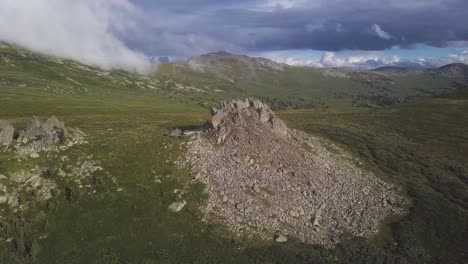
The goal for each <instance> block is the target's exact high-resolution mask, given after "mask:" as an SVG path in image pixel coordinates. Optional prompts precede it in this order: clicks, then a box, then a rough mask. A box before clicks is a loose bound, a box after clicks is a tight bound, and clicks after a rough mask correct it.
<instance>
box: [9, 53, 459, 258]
mask: <svg viewBox="0 0 468 264" xmlns="http://www.w3.org/2000/svg"><path fill="white" fill-rule="evenodd" d="M467 68H468V66H466V65H463V64H461V65H459V64H454V65H449V66H446V67H442V68H439V69H431V70H418V71H410V70H404V69H397V70H395V69H377V70H374V71H352V70H349V69H312V68H302V67H292V66H286V65H282V64H278V63H274V62H271V61H269V60H266V59H254V58H249V57H244V56H237V55H232V54H227V53H220V54H208V55H202V56H200V57H196V58H193V59H191V60H189V61H188V62H186V63H167V64H161V65H158V67H157V68H155V69H154V71H153V72H152V74H150V75H148V76H143V75H138V74H135V73H128V72H124V71H117V70H116V71H104V70H100V69H98V68H95V67H92V66H86V65H83V64H79V63H77V62H74V61H70V60H65V59H59V58H55V57H49V56H45V55H41V54H37V53H32V52H29V51H26V50H23V49H20V48H16V47H14V46H12V45H8V44H2V46H0V119H1V120H7V121H8V122H9V123H10V124H11V125H12V126H13V127H15V128H25V127H26V126H27V122H28V121H29V120H30V119H31V118H32V117H33V116H37V117H40V118H42V120H45V119H46V118H49V117H51V116H56V117H57V118H58V119H59V120H60V121H63V122H64V123H65V126H66V127H76V128H79V129H80V130H81V131H83V132H84V134H86V136H85V139H86V141H87V143H86V144H78V145H75V146H73V147H71V148H69V149H67V150H63V152H59V153H58V154H57V155H58V156H55V154H54V155H52V156H49V154H46V153H41V152H40V153H38V154H39V157H38V158H31V157H25V158H20V159H18V157H17V156H16V154H15V153H14V152H12V151H3V150H2V151H0V174H2V175H4V176H5V178H4V179H2V180H1V183H2V184H3V185H5V186H7V188H8V191H9V190H10V189H9V188H12V187H11V186H12V185H10V183H9V179H10V176H11V175H14V174H15V173H17V172H19V171H21V170H24V169H33V168H35V167H36V166H39V167H41V168H47V171H48V176H47V177H49V179H52V180H54V182H55V186H56V187H55V188H54V189H55V190H56V192H55V194H54V196H53V197H51V198H49V199H46V200H41V199H36V198H35V197H36V195H37V194H36V192H35V191H34V190H33V191H31V190H24V191H22V192H21V193H19V195H20V196H21V197H25V198H24V199H22V201H21V202H22V204H23V205H24V208H25V209H22V210H15V209H14V208H12V207H10V206H9V205H8V204H7V203H3V204H0V210H1V217H0V262H1V263H395V264H396V263H400V264H401V263H463V262H464V261H466V260H467V257H468V250H467V248H466V244H468V239H467V238H468V134H467V133H466V131H468V120H467V114H466V113H467V112H468V90H467V88H468V83H467V79H466V78H467V76H468V74H467ZM248 97H254V98H256V99H259V100H261V101H263V102H264V103H266V104H268V105H269V106H270V107H271V108H272V110H274V111H275V113H276V115H277V116H278V117H279V118H281V119H282V120H284V122H285V124H286V125H287V126H288V127H289V128H290V129H297V130H299V131H302V132H305V133H308V134H310V135H312V136H314V137H320V138H323V139H325V140H327V141H330V142H333V144H336V146H337V147H338V148H339V149H343V150H345V151H346V152H347V153H349V155H351V156H352V157H353V158H355V159H357V160H359V161H360V162H361V164H360V166H361V167H362V169H364V170H366V171H370V172H372V173H373V174H374V175H375V177H376V178H378V179H379V181H383V182H385V183H387V184H391V185H393V186H395V187H396V189H397V190H398V193H399V194H401V195H402V196H404V197H405V199H407V200H408V203H407V204H406V205H405V206H406V207H405V210H407V212H406V213H405V214H402V215H399V216H395V217H387V218H386V219H385V220H384V221H383V223H381V227H380V228H379V229H380V231H379V232H378V233H376V234H373V235H370V236H367V238H363V237H359V236H356V235H355V234H353V233H349V234H348V233H343V234H342V236H340V239H339V241H338V240H337V242H336V243H335V244H334V246H333V247H326V246H321V245H316V244H313V243H303V241H301V240H300V239H296V238H294V237H290V238H288V241H287V242H285V243H277V242H275V240H274V238H273V237H271V238H270V239H264V238H263V239H262V238H260V237H259V236H250V237H249V236H243V235H241V236H232V235H230V234H231V233H230V230H229V228H228V227H227V226H225V225H223V224H219V223H214V222H206V221H203V215H204V212H203V209H201V208H204V207H205V206H207V204H208V203H209V201H210V198H209V197H210V196H209V195H210V192H209V191H207V190H206V189H205V188H206V185H205V183H204V182H201V181H193V177H194V175H193V172H192V171H191V168H190V167H189V166H181V164H180V163H179V162H178V161H179V160H180V159H181V158H182V157H184V155H185V153H186V152H187V148H188V147H187V145H188V142H189V141H190V137H187V136H181V137H171V136H168V134H170V131H172V130H173V129H175V128H189V127H200V126H203V125H204V124H205V123H206V121H207V120H209V119H210V118H211V115H210V111H209V110H210V108H211V107H217V106H218V103H219V101H230V100H233V99H236V98H248ZM328 151H331V150H328ZM61 156H66V157H67V158H68V160H67V162H65V163H69V164H76V162H79V161H83V159H86V158H87V157H90V156H92V158H90V159H91V160H94V161H99V166H100V167H102V169H103V170H102V171H100V172H99V171H97V172H92V173H91V176H90V177H89V178H87V179H86V183H85V184H86V185H88V187H86V188H80V182H77V181H76V179H75V178H73V177H68V178H67V177H65V178H63V177H60V175H59V173H58V172H59V171H60V169H63V168H64V166H66V164H64V163H63V162H61ZM249 162H250V160H249ZM72 166H74V165H72ZM249 188H250V187H249ZM252 188H253V187H252ZM221 199H222V197H221ZM180 200H183V201H185V202H186V205H185V206H184V207H183V208H182V209H181V210H180V211H179V212H172V211H171V210H168V207H169V206H170V205H171V204H172V203H173V202H175V201H180Z"/></svg>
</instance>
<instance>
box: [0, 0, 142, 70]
mask: <svg viewBox="0 0 468 264" xmlns="http://www.w3.org/2000/svg"><path fill="white" fill-rule="evenodd" d="M138 15H139V10H138V9H137V8H136V7H135V6H134V5H133V4H132V3H130V2H129V1H127V0H114V1H100V0H79V1H74V0H73V1H71V0H33V1H21V0H0V40H2V41H6V42H10V43H14V44H17V45H19V46H22V47H25V48H27V49H30V50H32V51H36V52H42V53H45V54H51V55H55V56H59V57H64V58H69V59H73V60H77V61H79V62H82V63H85V64H90V65H96V66H98V67H101V68H103V69H106V70H109V69H114V68H120V69H125V70H129V71H136V72H139V73H145V72H148V71H149V70H150V69H151V63H150V61H149V59H148V58H147V57H146V55H144V54H143V53H141V52H138V51H134V50H131V49H130V48H128V47H127V46H126V44H125V43H124V42H123V41H122V40H121V39H119V37H118V36H119V35H126V34H127V33H128V32H131V31H135V30H137V25H136V23H135V21H136V18H137V17H138Z"/></svg>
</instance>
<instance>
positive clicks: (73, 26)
mask: <svg viewBox="0 0 468 264" xmlns="http://www.w3.org/2000/svg"><path fill="white" fill-rule="evenodd" d="M467 13H468V1H466V0H411V1H408V0H386V1H378V0H236V1H232V0H229V1H228V0H170V1H169V0H0V41H5V42H9V43H15V44H17V45H19V46H22V47H25V48H28V49H31V50H33V51H38V52H43V53H47V54H52V55H56V56H60V57H65V58H71V59H75V60H78V61H80V62H83V63H86V64H92V65H97V66H100V67H102V68H104V69H112V68H122V69H126V70H131V71H137V72H147V71H149V70H150V69H151V67H152V64H153V63H154V62H155V61H158V60H159V59H160V58H164V60H180V59H186V58H190V57H191V56H195V55H199V54H203V53H207V52H214V51H221V50H222V51H228V52H231V53H236V54H247V55H250V56H261V57H266V58H269V59H272V60H274V61H277V62H282V63H287V64H290V65H297V66H310V67H354V68H362V69H369V68H375V67H381V66H387V65H393V66H417V67H438V66H442V65H445V64H448V63H455V62H462V63H468V15H467Z"/></svg>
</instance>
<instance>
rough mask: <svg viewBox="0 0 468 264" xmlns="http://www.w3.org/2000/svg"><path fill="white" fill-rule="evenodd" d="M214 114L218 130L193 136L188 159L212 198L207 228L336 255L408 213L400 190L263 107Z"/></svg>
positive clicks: (225, 106)
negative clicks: (213, 224) (347, 243)
mask: <svg viewBox="0 0 468 264" xmlns="http://www.w3.org/2000/svg"><path fill="white" fill-rule="evenodd" d="M212 112H213V117H212V118H211V120H210V122H209V123H210V125H211V129H208V130H207V131H206V132H204V133H201V134H197V135H194V136H192V138H191V141H189V142H188V143H187V145H188V149H187V153H186V156H185V160H186V161H188V162H189V165H190V167H191V169H192V173H193V175H197V176H196V177H194V179H195V180H197V181H201V182H203V183H204V184H205V185H206V192H207V193H208V194H209V198H208V204H207V206H206V207H204V208H203V210H204V212H205V216H206V217H205V220H206V221H219V222H220V223H222V224H224V225H226V226H227V227H228V228H229V229H230V230H231V231H232V233H233V234H239V235H246V236H257V237H261V238H265V239H275V238H276V239H277V238H278V234H281V236H282V237H281V239H279V240H280V241H282V242H284V239H283V237H284V238H286V237H288V238H295V239H298V240H300V241H303V242H306V243H314V244H322V245H325V246H330V247H332V246H334V245H336V244H337V243H338V242H339V241H340V237H341V236H342V234H344V233H345V232H347V233H350V234H353V235H355V236H363V237H370V236H372V235H373V234H375V233H376V232H378V230H379V225H380V222H381V221H382V220H383V219H384V218H385V217H386V216H388V215H392V214H399V213H402V212H403V209H402V205H403V204H404V203H405V199H404V198H403V197H402V196H401V195H399V194H398V192H397V191H396V189H395V187H393V186H391V185H389V184H387V183H385V182H383V181H381V180H379V179H378V178H377V177H376V176H375V175H373V174H372V173H371V172H369V171H366V170H363V169H361V168H359V167H357V166H356V164H358V163H359V161H358V160H357V159H356V158H354V157H353V156H351V155H350V154H349V153H347V152H346V151H345V150H343V149H341V148H340V147H338V146H336V145H334V144H333V143H331V142H329V141H327V140H325V139H323V138H320V137H316V136H311V135H308V134H305V133H302V132H299V131H295V130H290V129H288V128H287V127H286V125H285V123H284V122H283V121H282V120H281V119H279V118H278V117H277V116H276V115H275V114H274V113H273V112H272V111H271V110H270V108H269V107H268V106H267V105H265V104H263V103H262V102H260V101H258V100H252V99H246V100H234V101H232V102H227V103H221V105H220V108H219V109H214V110H213V111H212Z"/></svg>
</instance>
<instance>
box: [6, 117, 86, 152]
mask: <svg viewBox="0 0 468 264" xmlns="http://www.w3.org/2000/svg"><path fill="white" fill-rule="evenodd" d="M84 136H85V134H84V133H83V132H82V131H81V130H80V129H78V128H66V127H65V125H64V123H63V122H60V121H59V120H58V119H57V117H55V116H52V117H50V118H49V119H47V120H46V121H45V122H42V121H41V120H40V119H39V118H37V117H33V118H32V119H31V120H29V121H28V123H27V125H26V128H25V129H24V130H20V131H15V129H14V128H13V126H11V125H10V124H9V123H8V122H7V121H3V120H0V145H2V146H4V147H9V146H10V145H12V144H14V143H15V141H16V144H15V145H14V148H15V150H16V151H17V153H18V154H19V155H20V156H22V157H25V156H29V157H33V158H35V157H38V155H39V154H38V153H40V152H48V151H58V150H59V149H61V150H64V149H66V148H68V147H71V146H73V145H76V144H81V143H83V142H84Z"/></svg>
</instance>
